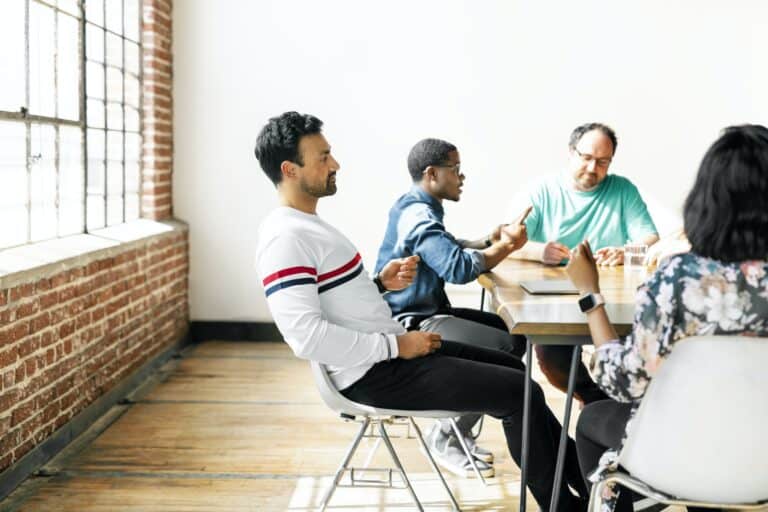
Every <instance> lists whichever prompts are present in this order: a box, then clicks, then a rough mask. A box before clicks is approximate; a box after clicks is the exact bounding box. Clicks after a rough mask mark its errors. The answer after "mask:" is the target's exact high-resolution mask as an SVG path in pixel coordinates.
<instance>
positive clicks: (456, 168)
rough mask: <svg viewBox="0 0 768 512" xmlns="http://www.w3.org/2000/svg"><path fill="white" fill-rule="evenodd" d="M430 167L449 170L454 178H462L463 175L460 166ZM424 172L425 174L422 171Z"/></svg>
mask: <svg viewBox="0 0 768 512" xmlns="http://www.w3.org/2000/svg"><path fill="white" fill-rule="evenodd" d="M430 167H438V168H442V169H450V170H451V171H452V172H453V174H455V175H456V176H464V174H463V173H462V172H461V164H460V163H459V164H453V165H432V166H430ZM424 172H427V170H426V169H424Z"/></svg>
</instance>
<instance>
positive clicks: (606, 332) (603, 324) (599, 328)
mask: <svg viewBox="0 0 768 512" xmlns="http://www.w3.org/2000/svg"><path fill="white" fill-rule="evenodd" d="M587 323H588V324H589V332H590V333H591V334H592V342H593V343H594V344H595V347H599V346H600V345H603V344H605V343H607V342H609V341H613V340H616V339H618V337H619V335H618V334H616V329H614V328H613V325H611V321H610V319H609V318H608V313H606V311H605V306H604V305H603V306H599V307H598V308H596V309H593V310H592V311H590V312H589V313H587Z"/></svg>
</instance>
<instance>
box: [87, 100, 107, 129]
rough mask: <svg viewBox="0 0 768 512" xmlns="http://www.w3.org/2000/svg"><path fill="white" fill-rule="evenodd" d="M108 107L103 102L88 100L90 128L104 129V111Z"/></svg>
mask: <svg viewBox="0 0 768 512" xmlns="http://www.w3.org/2000/svg"><path fill="white" fill-rule="evenodd" d="M105 108H106V106H105V105H104V102H103V101H101V100H88V106H87V111H88V112H87V114H88V126H89V127H92V128H104V109H105Z"/></svg>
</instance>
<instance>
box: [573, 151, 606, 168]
mask: <svg viewBox="0 0 768 512" xmlns="http://www.w3.org/2000/svg"><path fill="white" fill-rule="evenodd" d="M573 151H574V152H575V153H576V154H577V155H579V158H581V161H582V162H584V163H585V164H588V163H589V162H595V165H596V166H598V167H608V166H609V165H611V161H612V160H613V159H612V158H595V155H590V154H589V153H582V152H581V151H579V150H578V149H576V148H573Z"/></svg>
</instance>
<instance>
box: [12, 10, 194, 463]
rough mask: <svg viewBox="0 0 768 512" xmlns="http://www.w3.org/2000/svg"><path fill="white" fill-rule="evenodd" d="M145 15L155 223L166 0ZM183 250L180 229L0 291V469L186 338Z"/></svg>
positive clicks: (148, 191) (147, 166)
mask: <svg viewBox="0 0 768 512" xmlns="http://www.w3.org/2000/svg"><path fill="white" fill-rule="evenodd" d="M142 15H143V23H142V30H143V34H142V43H143V48H144V50H143V51H144V55H143V70H142V73H143V79H144V85H143V104H142V106H143V114H142V132H143V135H144V142H143V149H142V153H143V155H142V161H143V169H142V204H141V212H142V217H145V218H149V219H154V220H160V219H169V218H170V217H171V216H172V208H171V173H172V170H173V158H172V152H173V143H172V110H171V109H172V100H171V84H172V73H171V68H172V57H171V55H172V54H171V2H170V0H143V6H142ZM188 255H189V248H188V236H187V229H186V228H185V227H184V228H182V227H177V228H176V229H175V230H174V231H172V232H170V233H165V234H161V235H154V236H152V237H150V238H147V239H145V240H143V241H138V242H131V243H128V244H125V245H124V246H122V249H118V250H114V249H111V250H110V252H109V256H108V257H107V256H104V257H101V258H99V257H95V258H96V259H94V258H90V260H89V261H88V262H87V263H81V264H78V263H77V262H78V261H82V259H80V260H78V259H74V260H72V261H70V262H68V263H66V264H64V263H63V264H62V267H61V268H65V270H59V271H58V273H56V274H55V275H48V274H43V273H37V274H35V273H34V272H32V273H31V274H30V276H29V278H28V279H26V278H25V279H26V280H25V281H18V280H16V281H17V282H15V283H14V285H13V286H11V287H9V288H5V289H0V472H1V471H3V470H4V469H6V468H8V467H9V466H10V465H12V464H13V463H15V462H17V461H18V460H19V459H20V458H21V457H22V456H24V454H26V453H28V452H29V451H30V450H31V449H32V448H33V447H35V446H36V445H38V444H40V443H41V442H43V441H44V440H45V439H47V438H48V437H49V436H50V435H51V434H52V433H53V432H55V431H56V430H57V429H58V428H59V427H61V426H62V425H64V424H65V423H66V422H67V421H69V420H70V419H72V418H73V417H74V416H75V415H76V414H77V413H78V412H80V411H82V410H83V409H84V408H85V407H87V406H88V405H89V404H91V403H92V402H93V401H94V400H96V399H97V398H98V397H99V396H101V395H103V394H104V393H105V392H107V391H109V390H110V389H112V388H113V387H114V386H115V384H117V383H118V382H119V381H120V380H121V379H123V378H125V377H127V376H129V375H130V374H131V373H132V372H133V371H134V370H136V369H137V368H138V367H140V366H141V365H142V364H143V363H144V362H146V361H147V360H149V359H150V358H151V357H152V356H153V355H155V354H157V353H159V352H161V351H162V350H163V349H165V348H167V347H169V346H171V345H172V344H173V343H175V342H177V341H178V340H179V339H180V338H181V337H182V336H184V334H185V333H186V329H187V326H188V322H189V310H188V297H187V295H188V293H187V290H188V285H187V278H188V271H189V270H188V267H189V264H188V257H189V256H188ZM6 282H7V281H6Z"/></svg>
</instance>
